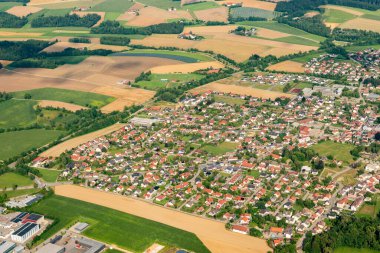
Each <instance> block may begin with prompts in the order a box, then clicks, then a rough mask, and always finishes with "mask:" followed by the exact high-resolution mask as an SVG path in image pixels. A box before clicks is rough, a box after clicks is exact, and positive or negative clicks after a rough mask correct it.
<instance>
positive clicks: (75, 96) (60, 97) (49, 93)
mask: <svg viewBox="0 0 380 253" xmlns="http://www.w3.org/2000/svg"><path fill="white" fill-rule="evenodd" d="M25 94H29V95H31V98H32V99H33V100H53V101H60V102H65V103H70V104H76V105H80V106H86V107H88V106H93V107H102V106H105V105H106V104H109V103H111V102H113V101H114V100H115V99H114V98H113V97H110V96H105V95H101V94H96V93H90V92H81V91H73V90H64V89H55V88H41V89H34V90H26V91H19V92H16V93H13V95H14V97H15V98H23V97H24V96H25Z"/></svg>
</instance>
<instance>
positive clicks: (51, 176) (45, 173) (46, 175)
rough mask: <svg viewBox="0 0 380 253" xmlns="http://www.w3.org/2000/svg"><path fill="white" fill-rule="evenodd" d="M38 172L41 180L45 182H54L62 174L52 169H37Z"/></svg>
mask: <svg viewBox="0 0 380 253" xmlns="http://www.w3.org/2000/svg"><path fill="white" fill-rule="evenodd" d="M38 171H39V172H40V173H41V174H42V179H43V180H44V181H45V182H55V181H57V178H58V176H59V174H60V173H61V172H62V171H60V170H54V169H38Z"/></svg>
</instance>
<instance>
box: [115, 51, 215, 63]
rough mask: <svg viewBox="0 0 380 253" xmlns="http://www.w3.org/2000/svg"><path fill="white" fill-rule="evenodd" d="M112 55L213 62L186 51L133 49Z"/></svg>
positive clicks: (204, 56) (200, 55)
mask: <svg viewBox="0 0 380 253" xmlns="http://www.w3.org/2000/svg"><path fill="white" fill-rule="evenodd" d="M114 55H120V56H123V55H126V56H128V55H131V56H138V55H141V56H146V57H153V56H155V57H162V58H169V59H174V60H178V61H183V62H186V63H194V62H200V61H215V59H213V58H212V57H210V56H208V55H206V54H203V53H193V52H186V51H170V50H153V49H134V50H129V51H125V52H123V53H115V54H114Z"/></svg>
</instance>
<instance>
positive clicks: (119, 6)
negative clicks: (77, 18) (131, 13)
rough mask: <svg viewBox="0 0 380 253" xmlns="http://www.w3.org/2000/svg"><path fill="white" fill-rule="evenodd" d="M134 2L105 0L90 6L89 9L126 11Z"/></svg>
mask: <svg viewBox="0 0 380 253" xmlns="http://www.w3.org/2000/svg"><path fill="white" fill-rule="evenodd" d="M133 4H134V2H132V1H128V0H107V1H103V2H101V3H99V4H97V5H95V6H94V7H92V8H91V11H105V12H119V13H123V12H125V11H127V10H128V9H129V8H131V6H132V5H133Z"/></svg>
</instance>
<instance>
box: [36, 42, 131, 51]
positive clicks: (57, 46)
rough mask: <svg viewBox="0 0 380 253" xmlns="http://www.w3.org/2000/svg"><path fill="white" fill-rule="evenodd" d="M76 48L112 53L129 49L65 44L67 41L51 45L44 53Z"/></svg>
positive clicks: (99, 45) (125, 47)
mask: <svg viewBox="0 0 380 253" xmlns="http://www.w3.org/2000/svg"><path fill="white" fill-rule="evenodd" d="M69 47H71V48H78V49H83V48H87V49H89V50H95V49H106V50H113V51H123V50H127V49H129V48H128V47H127V46H114V45H103V44H100V43H90V44H88V43H73V42H67V41H60V42H57V43H54V44H53V45H51V46H49V47H47V48H45V49H44V50H43V51H44V52H48V53H51V52H61V51H63V50H65V49H66V48H69Z"/></svg>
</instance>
